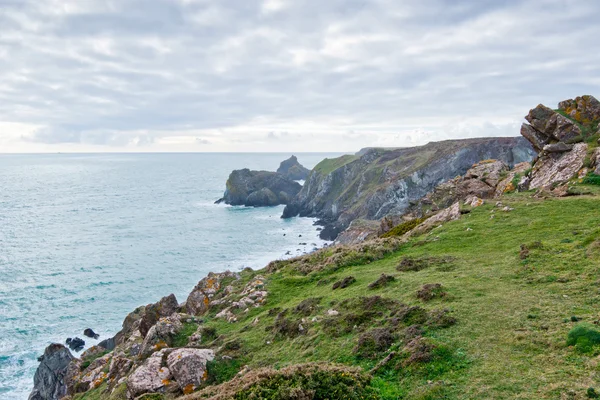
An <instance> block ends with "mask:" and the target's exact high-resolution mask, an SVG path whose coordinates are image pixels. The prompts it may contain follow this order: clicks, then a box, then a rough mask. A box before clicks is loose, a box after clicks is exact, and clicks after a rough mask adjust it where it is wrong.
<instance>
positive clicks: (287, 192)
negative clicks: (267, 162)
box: [217, 168, 302, 207]
mask: <svg viewBox="0 0 600 400" xmlns="http://www.w3.org/2000/svg"><path fill="white" fill-rule="evenodd" d="M226 185H227V189H226V190H225V194H224V195H223V198H222V199H220V200H218V201H217V203H220V202H224V203H226V204H230V205H233V206H242V205H243V206H248V207H263V206H276V205H279V204H288V203H289V202H290V200H291V199H293V198H294V197H295V196H296V195H297V194H298V192H300V189H302V186H301V185H300V184H299V183H298V182H295V181H294V180H292V179H290V178H287V177H286V176H284V175H282V174H280V173H277V172H269V171H250V170H249V169H247V168H246V169H241V170H236V171H233V172H232V173H231V175H229V179H227V184H226Z"/></svg>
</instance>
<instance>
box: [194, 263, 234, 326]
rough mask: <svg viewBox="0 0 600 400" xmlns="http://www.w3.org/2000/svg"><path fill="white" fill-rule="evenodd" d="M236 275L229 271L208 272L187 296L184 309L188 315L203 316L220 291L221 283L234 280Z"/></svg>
mask: <svg viewBox="0 0 600 400" xmlns="http://www.w3.org/2000/svg"><path fill="white" fill-rule="evenodd" d="M237 278H238V275H237V274H236V273H234V272H231V271H225V272H221V273H213V272H210V273H209V274H208V275H207V276H206V277H205V278H203V279H202V280H201V281H200V282H198V284H197V285H196V286H195V287H194V289H193V290H192V292H191V293H190V294H189V296H188V298H187V300H186V302H185V308H186V310H187V312H188V313H189V314H192V315H203V314H205V313H206V312H207V311H208V309H209V308H210V306H211V301H212V300H213V299H214V298H215V295H216V294H217V292H218V291H219V290H220V289H221V286H222V282H223V281H224V280H226V279H229V280H235V279H237Z"/></svg>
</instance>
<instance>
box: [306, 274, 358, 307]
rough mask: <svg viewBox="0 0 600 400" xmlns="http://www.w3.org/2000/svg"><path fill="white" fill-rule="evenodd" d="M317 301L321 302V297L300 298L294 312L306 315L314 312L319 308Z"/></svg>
mask: <svg viewBox="0 0 600 400" xmlns="http://www.w3.org/2000/svg"><path fill="white" fill-rule="evenodd" d="M352 279H354V278H352ZM319 303H321V297H310V298H308V299H305V300H302V301H301V302H300V304H298V305H297V306H296V308H295V309H294V311H295V312H296V314H300V315H303V316H305V317H308V316H309V315H311V314H313V313H315V312H316V311H317V310H318V309H319Z"/></svg>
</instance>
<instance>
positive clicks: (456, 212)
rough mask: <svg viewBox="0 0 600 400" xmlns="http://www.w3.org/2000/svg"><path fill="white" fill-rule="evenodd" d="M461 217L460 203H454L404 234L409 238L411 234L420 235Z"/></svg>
mask: <svg viewBox="0 0 600 400" xmlns="http://www.w3.org/2000/svg"><path fill="white" fill-rule="evenodd" d="M459 218H460V204H459V203H458V202H456V203H454V204H453V205H452V206H450V207H448V208H446V209H444V210H442V211H440V212H439V213H437V214H436V215H434V216H433V217H430V218H427V219H426V220H425V221H423V222H422V223H421V224H420V225H418V226H417V227H416V228H414V229H413V230H411V231H410V232H407V233H406V234H404V238H406V239H408V238H409V237H411V236H415V235H420V234H423V233H426V232H429V231H430V230H432V229H433V228H435V227H437V226H439V225H442V224H443V223H445V222H448V221H453V220H456V219H459Z"/></svg>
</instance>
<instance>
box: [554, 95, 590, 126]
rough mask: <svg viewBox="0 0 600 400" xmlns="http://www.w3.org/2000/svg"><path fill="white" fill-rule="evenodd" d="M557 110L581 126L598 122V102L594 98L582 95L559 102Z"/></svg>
mask: <svg viewBox="0 0 600 400" xmlns="http://www.w3.org/2000/svg"><path fill="white" fill-rule="evenodd" d="M558 108H559V110H562V111H564V112H565V113H567V114H568V115H569V116H570V117H571V118H573V119H574V120H576V121H577V122H579V123H581V124H585V123H588V122H590V121H597V120H600V101H598V100H597V99H596V98H595V97H594V96H590V95H584V96H579V97H576V98H575V99H569V100H565V101H561V102H560V103H558Z"/></svg>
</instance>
